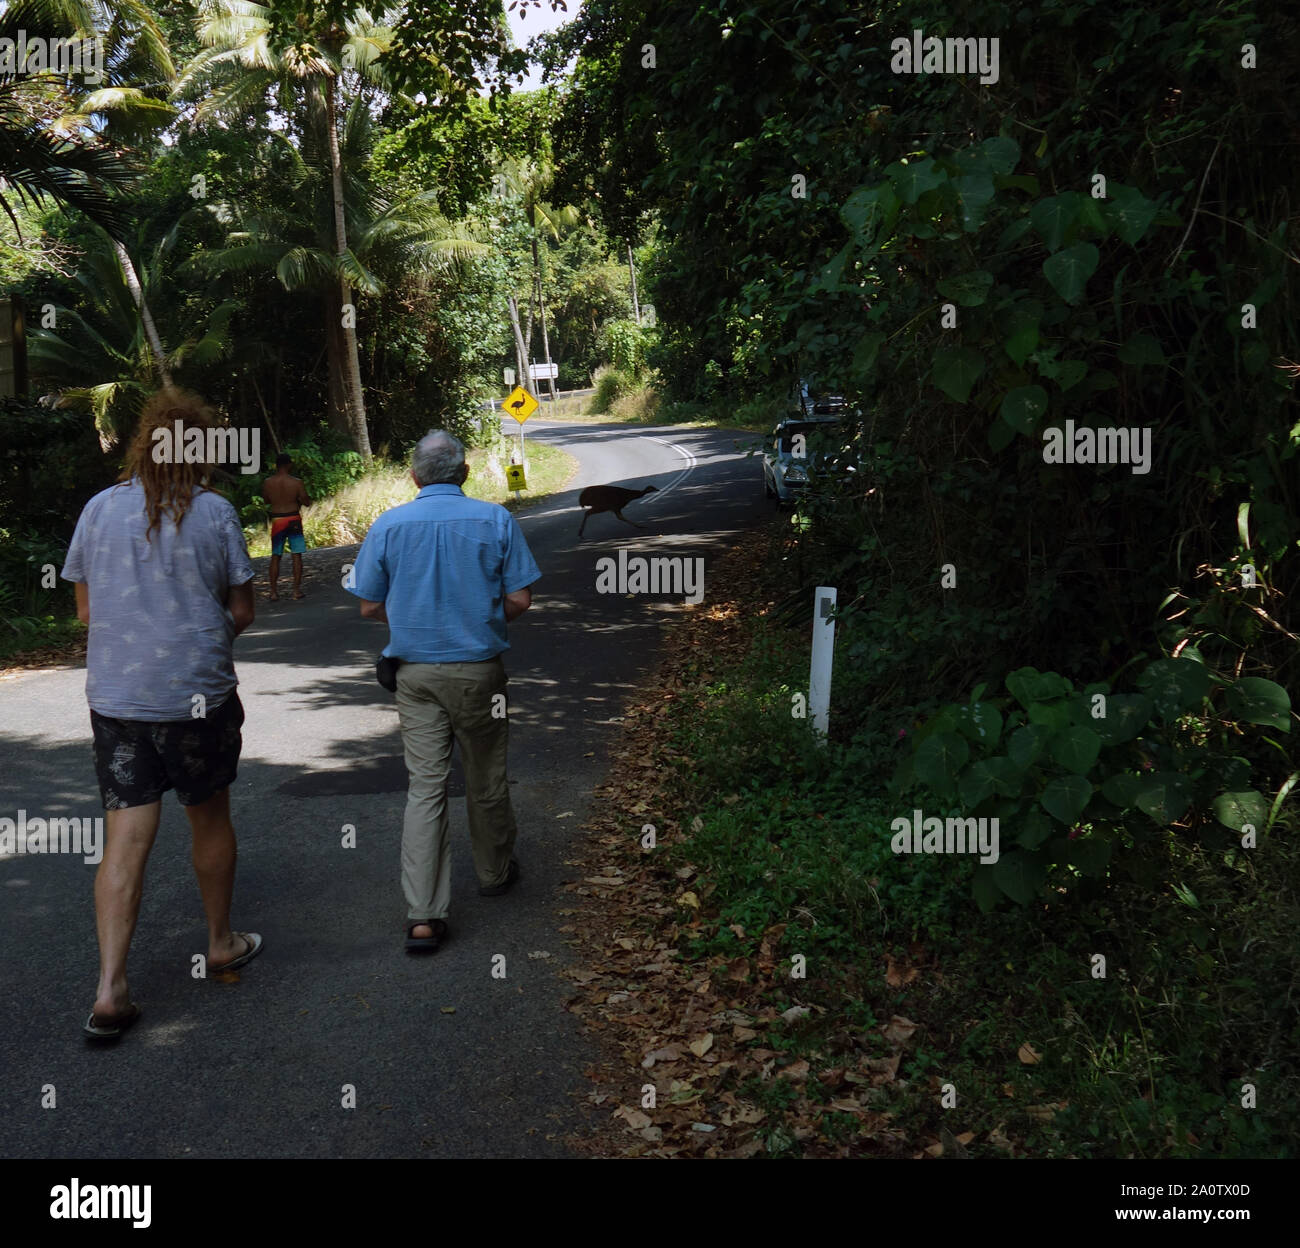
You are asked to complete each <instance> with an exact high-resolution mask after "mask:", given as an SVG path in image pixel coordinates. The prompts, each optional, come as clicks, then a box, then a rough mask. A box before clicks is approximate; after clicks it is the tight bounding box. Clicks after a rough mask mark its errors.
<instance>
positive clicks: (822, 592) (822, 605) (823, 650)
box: [808, 585, 836, 745]
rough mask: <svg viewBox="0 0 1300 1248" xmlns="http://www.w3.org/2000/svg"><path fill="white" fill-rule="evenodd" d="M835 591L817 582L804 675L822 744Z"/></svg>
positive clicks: (832, 647) (828, 698) (826, 722)
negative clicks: (809, 659) (808, 661)
mask: <svg viewBox="0 0 1300 1248" xmlns="http://www.w3.org/2000/svg"><path fill="white" fill-rule="evenodd" d="M835 600H836V591H835V588H834V587H833V586H830V585H819V586H817V593H816V595H815V597H814V598H813V635H812V668H811V671H810V672H809V675H808V706H809V709H810V710H811V711H812V726H813V732H814V733H815V734H816V736H817V739H818V742H819V744H821V745H825V744H826V734H827V732H828V731H829V727H828V725H829V721H830V709H831V667H832V664H833V661H834V656H835V620H834V619H833V618H832V614H831V613H832V612H833V611H834V610H835Z"/></svg>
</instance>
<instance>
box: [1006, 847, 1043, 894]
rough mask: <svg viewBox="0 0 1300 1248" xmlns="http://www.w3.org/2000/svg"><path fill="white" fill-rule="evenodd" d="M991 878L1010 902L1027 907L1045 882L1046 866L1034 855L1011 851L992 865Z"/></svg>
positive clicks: (1021, 851) (1015, 850)
mask: <svg viewBox="0 0 1300 1248" xmlns="http://www.w3.org/2000/svg"><path fill="white" fill-rule="evenodd" d="M993 878H994V880H995V881H996V882H997V886H998V887H999V888H1000V889H1001V890H1002V891H1003V892H1004V893H1006V895H1007V896H1008V897H1010V898H1011V900H1012V901H1014V902H1017V903H1019V904H1020V905H1022V906H1027V905H1028V904H1029V903H1030V902H1031V901H1033V900H1034V898H1035V897H1037V896H1038V890H1039V889H1040V888H1042V886H1043V884H1044V882H1045V881H1046V880H1047V866H1046V864H1045V863H1043V862H1042V861H1041V860H1040V859H1039V858H1038V856H1037V855H1036V854H1030V853H1026V852H1024V851H1023V850H1017V849H1013V850H1012V851H1011V852H1010V853H1007V854H1003V855H1002V856H1001V857H1000V858H999V859H998V860H997V862H995V863H994V864H993Z"/></svg>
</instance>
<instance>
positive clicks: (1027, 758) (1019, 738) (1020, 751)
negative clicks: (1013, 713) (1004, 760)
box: [1007, 724, 1052, 771]
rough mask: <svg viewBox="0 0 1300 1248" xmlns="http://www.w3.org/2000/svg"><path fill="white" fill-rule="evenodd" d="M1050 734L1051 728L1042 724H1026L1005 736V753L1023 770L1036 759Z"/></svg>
mask: <svg viewBox="0 0 1300 1248" xmlns="http://www.w3.org/2000/svg"><path fill="white" fill-rule="evenodd" d="M1051 735H1052V730H1051V729H1050V728H1047V727H1045V726H1044V725H1043V724H1026V725H1025V726H1024V727H1023V728H1017V729H1016V730H1015V732H1013V733H1012V734H1011V735H1010V736H1009V737H1008V738H1007V754H1008V755H1009V756H1010V758H1011V761H1012V762H1013V763H1014V764H1015V765H1016V766H1017V767H1019V768H1020V769H1021V770H1022V771H1023V770H1024V769H1025V768H1027V767H1031V766H1033V764H1034V763H1036V762H1037V761H1038V756H1039V755H1040V754H1041V753H1042V752H1043V746H1045V745H1046V744H1047V742H1048V740H1049V739H1050V738H1051Z"/></svg>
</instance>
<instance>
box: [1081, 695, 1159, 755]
mask: <svg viewBox="0 0 1300 1248" xmlns="http://www.w3.org/2000/svg"><path fill="white" fill-rule="evenodd" d="M1153 710H1155V705H1154V703H1153V702H1152V701H1151V699H1150V698H1148V697H1147V696H1146V695H1145V694H1142V693H1108V694H1107V695H1106V714H1105V715H1103V716H1102V717H1101V718H1100V719H1097V720H1094V721H1093V727H1094V728H1095V729H1096V732H1097V735H1098V736H1099V737H1101V739H1102V741H1104V742H1105V743H1106V744H1107V745H1122V744H1123V743H1124V742H1125V741H1132V740H1133V738H1134V737H1136V736H1137V735H1138V733H1139V732H1141V731H1142V729H1143V728H1145V727H1146V726H1147V721H1148V720H1150V718H1151V712H1152V711H1153Z"/></svg>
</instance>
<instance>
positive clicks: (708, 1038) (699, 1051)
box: [690, 1031, 713, 1057]
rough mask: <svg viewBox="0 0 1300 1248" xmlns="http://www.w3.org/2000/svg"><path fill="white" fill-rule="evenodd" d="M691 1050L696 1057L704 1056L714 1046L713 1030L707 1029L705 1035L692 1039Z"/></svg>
mask: <svg viewBox="0 0 1300 1248" xmlns="http://www.w3.org/2000/svg"><path fill="white" fill-rule="evenodd" d="M690 1047H691V1052H692V1053H694V1054H695V1056H696V1057H703V1056H704V1055H705V1054H706V1053H707V1052H708V1051H709V1050H710V1049H711V1048H713V1032H711V1031H706V1032H705V1033H704V1035H702V1036H700V1037H699V1039H697V1040H692V1041H691V1046H690Z"/></svg>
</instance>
